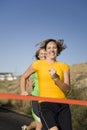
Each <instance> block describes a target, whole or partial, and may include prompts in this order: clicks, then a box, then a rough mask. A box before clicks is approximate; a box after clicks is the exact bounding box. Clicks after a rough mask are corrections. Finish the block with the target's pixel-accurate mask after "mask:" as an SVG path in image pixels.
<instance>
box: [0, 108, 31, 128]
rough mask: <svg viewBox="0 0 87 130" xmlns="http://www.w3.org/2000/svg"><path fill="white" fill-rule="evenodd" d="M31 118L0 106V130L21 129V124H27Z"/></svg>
mask: <svg viewBox="0 0 87 130" xmlns="http://www.w3.org/2000/svg"><path fill="white" fill-rule="evenodd" d="M31 121H32V119H31V118H29V117H27V116H24V115H21V114H18V113H16V112H13V111H11V110H8V109H6V108H3V107H0V130H21V126H22V125H24V124H26V125H28V124H29V123H30V122H31Z"/></svg>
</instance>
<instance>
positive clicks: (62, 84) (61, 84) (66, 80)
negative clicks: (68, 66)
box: [51, 70, 70, 94]
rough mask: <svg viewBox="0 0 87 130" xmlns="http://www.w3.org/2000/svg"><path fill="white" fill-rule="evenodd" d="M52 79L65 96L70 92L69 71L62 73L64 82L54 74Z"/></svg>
mask: <svg viewBox="0 0 87 130" xmlns="http://www.w3.org/2000/svg"><path fill="white" fill-rule="evenodd" d="M51 77H52V79H53V80H54V82H55V84H56V85H57V86H59V87H60V88H61V89H62V91H63V92H64V93H65V94H67V93H69V91H70V70H67V71H66V72H64V81H61V80H60V78H59V76H58V75H57V74H56V72H55V73H54V74H53V75H51Z"/></svg>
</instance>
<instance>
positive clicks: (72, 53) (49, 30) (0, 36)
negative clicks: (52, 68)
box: [0, 0, 87, 75]
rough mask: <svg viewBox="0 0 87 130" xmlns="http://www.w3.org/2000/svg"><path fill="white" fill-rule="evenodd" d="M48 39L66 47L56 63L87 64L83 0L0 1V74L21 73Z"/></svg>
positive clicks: (86, 6) (86, 5)
mask: <svg viewBox="0 0 87 130" xmlns="http://www.w3.org/2000/svg"><path fill="white" fill-rule="evenodd" d="M48 38H53V39H61V38H62V39H64V41H65V43H66V45H67V49H65V50H64V51H63V52H62V53H61V55H60V56H59V57H58V58H57V60H59V61H61V62H65V63H68V64H69V65H73V64H78V63H83V62H87V0H0V72H13V73H14V74H15V75H20V74H22V73H24V71H25V70H26V69H27V68H28V66H29V65H30V64H31V63H32V61H33V60H35V59H34V54H35V51H36V50H37V48H36V47H35V44H36V43H38V42H40V41H42V40H45V39H48Z"/></svg>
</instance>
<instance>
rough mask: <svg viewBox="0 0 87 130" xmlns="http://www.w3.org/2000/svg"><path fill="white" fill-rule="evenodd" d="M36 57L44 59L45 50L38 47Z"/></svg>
mask: <svg viewBox="0 0 87 130" xmlns="http://www.w3.org/2000/svg"><path fill="white" fill-rule="evenodd" d="M38 58H39V59H40V60H44V59H46V51H45V49H40V51H39V54H38Z"/></svg>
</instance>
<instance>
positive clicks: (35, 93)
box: [31, 73, 40, 96]
mask: <svg viewBox="0 0 87 130" xmlns="http://www.w3.org/2000/svg"><path fill="white" fill-rule="evenodd" d="M32 76H33V79H34V86H33V89H32V92H31V95H33V96H39V95H40V94H39V88H38V75H37V73H34V74H32Z"/></svg>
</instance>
